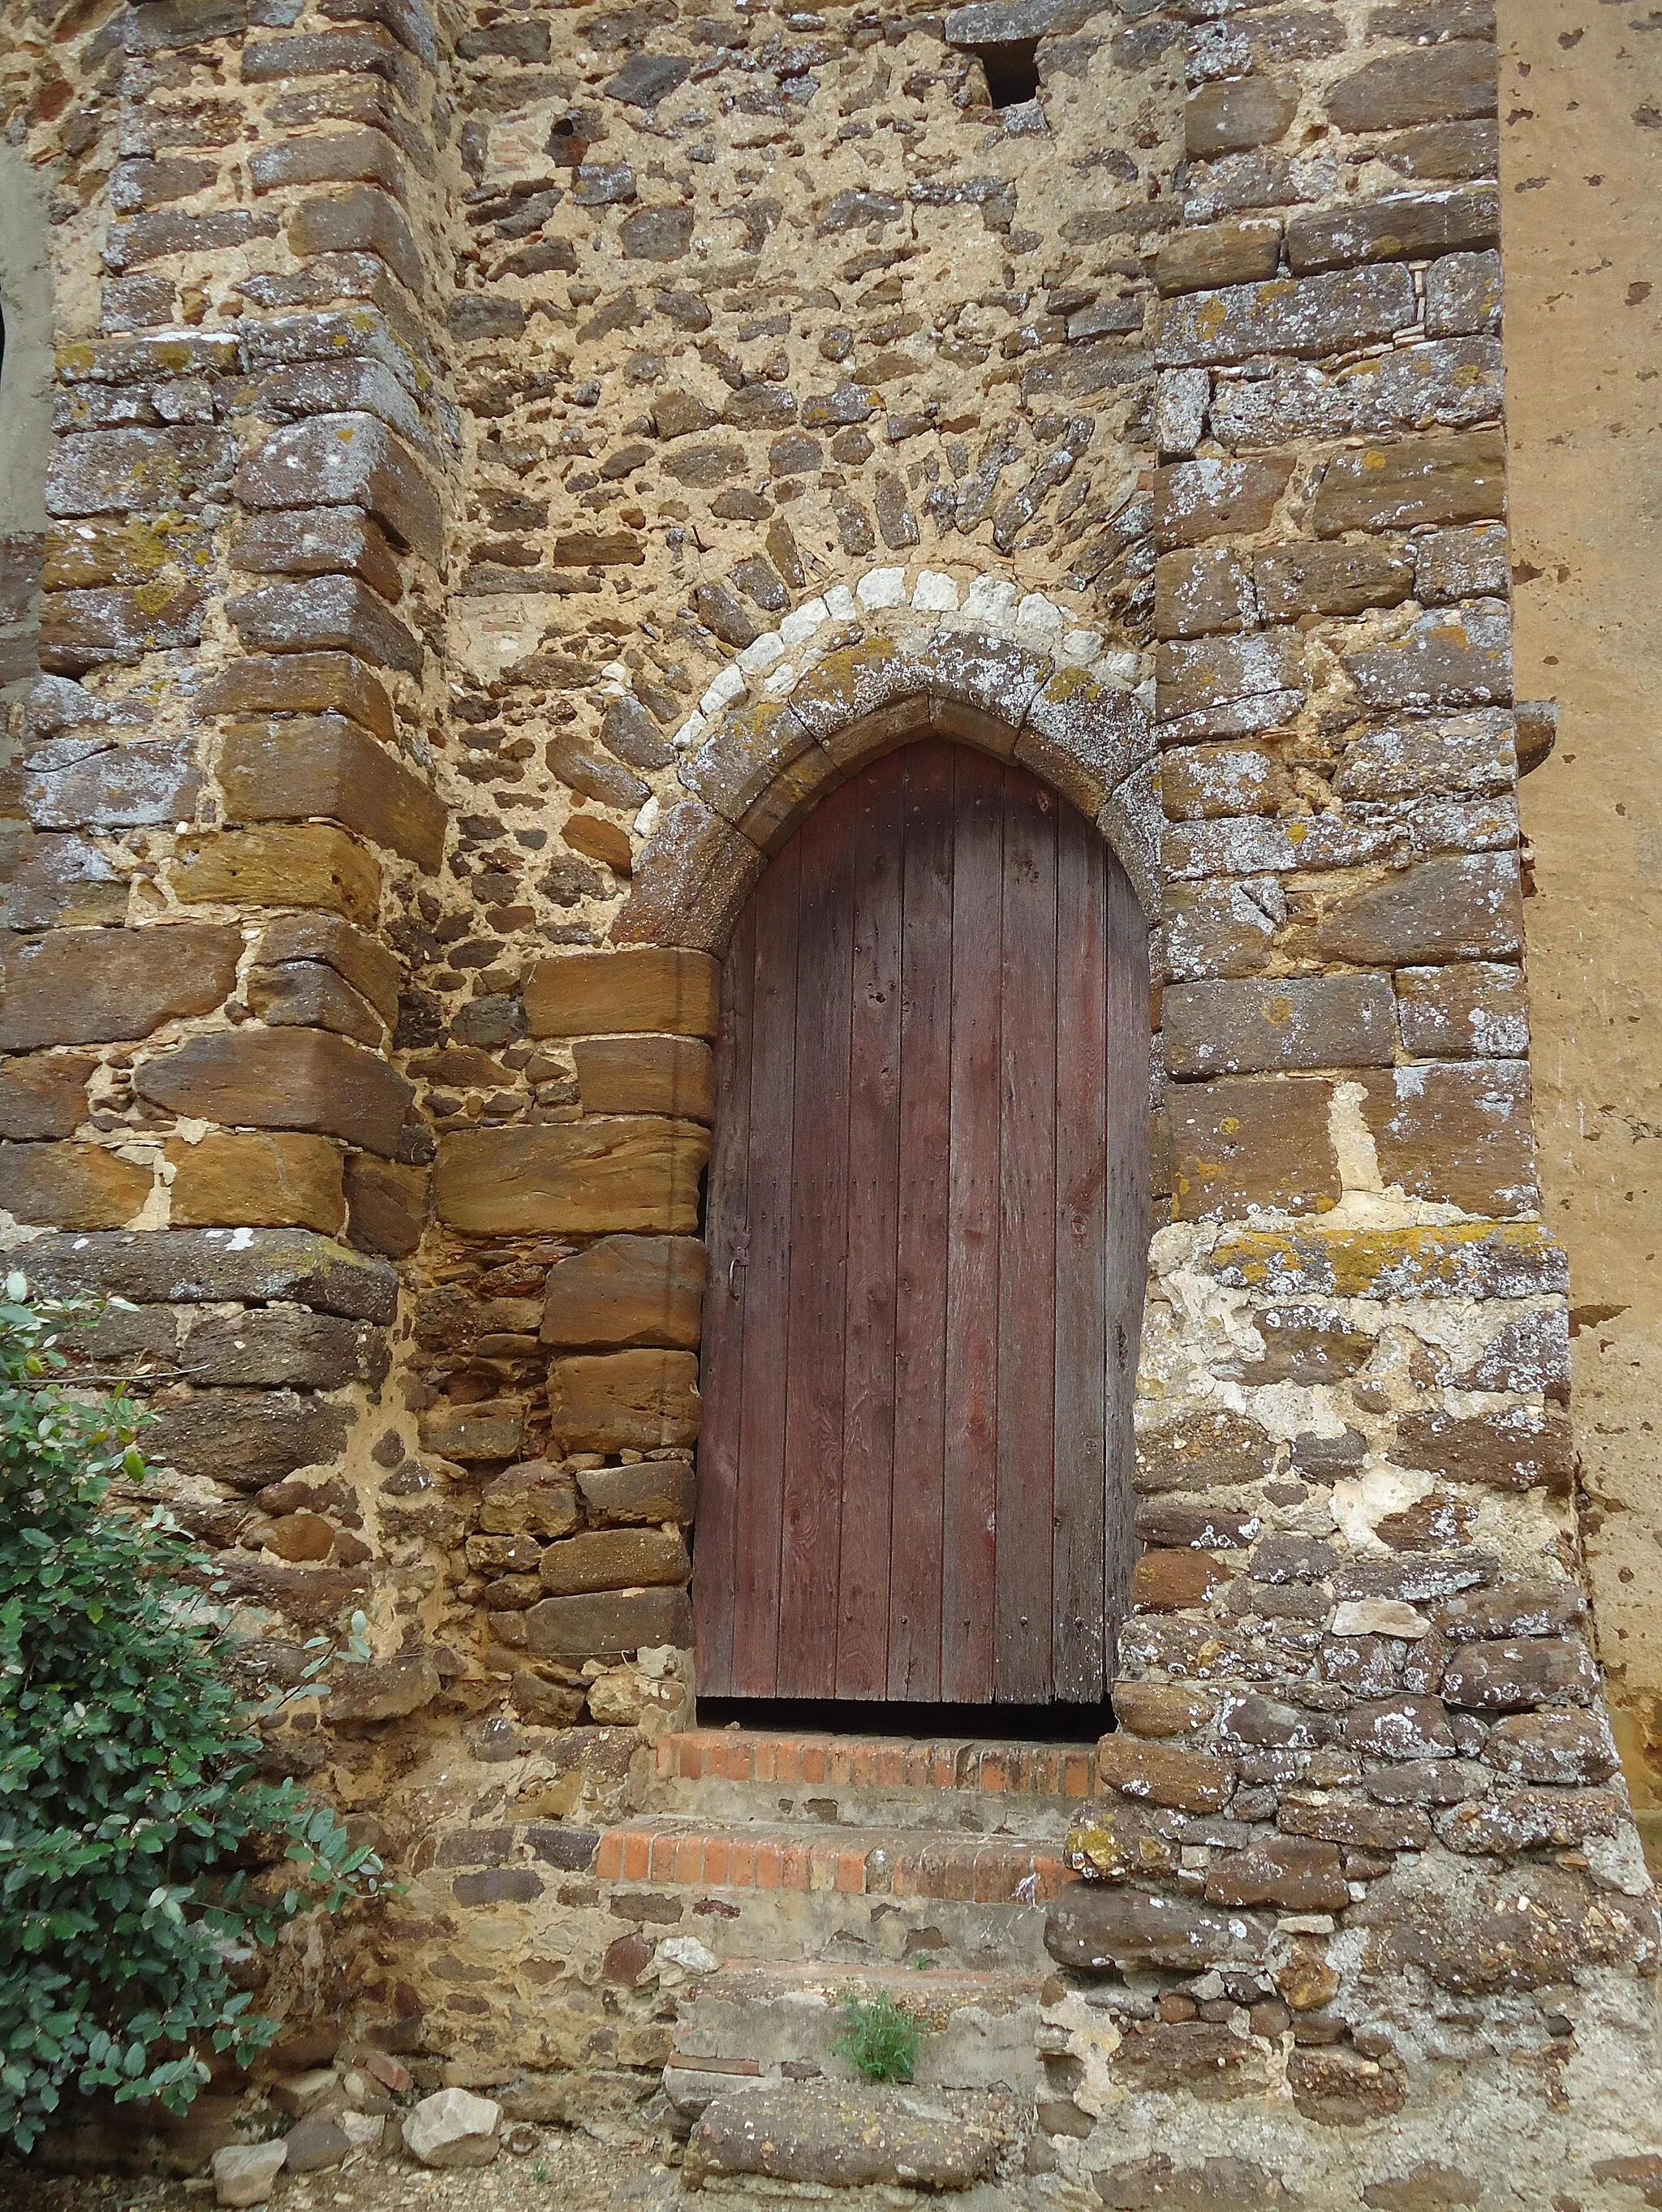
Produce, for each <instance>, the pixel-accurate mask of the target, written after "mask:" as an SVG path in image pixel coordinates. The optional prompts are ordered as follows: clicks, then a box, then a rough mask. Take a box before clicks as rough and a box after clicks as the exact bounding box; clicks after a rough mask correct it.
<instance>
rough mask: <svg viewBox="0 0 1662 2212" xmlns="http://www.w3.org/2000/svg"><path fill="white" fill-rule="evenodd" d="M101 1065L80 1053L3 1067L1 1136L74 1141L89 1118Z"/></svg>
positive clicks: (41, 1057) (45, 1056)
mask: <svg viewBox="0 0 1662 2212" xmlns="http://www.w3.org/2000/svg"><path fill="white" fill-rule="evenodd" d="M97 1065H98V1063H97V1061H96V1060H88V1059H85V1058H83V1057H82V1055H81V1054H78V1053H57V1052H54V1053H40V1054H36V1055H35V1056H34V1057H33V1059H30V1060H8V1061H7V1062H6V1064H5V1066H3V1067H0V1137H23V1138H28V1137H72V1136H73V1135H74V1134H75V1133H76V1130H77V1129H78V1128H79V1127H80V1126H81V1124H82V1122H83V1121H85V1120H86V1118H87V1079H88V1076H89V1075H90V1074H91V1073H92V1071H93V1069H94V1067H95V1066H97Z"/></svg>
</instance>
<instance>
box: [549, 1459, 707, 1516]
mask: <svg viewBox="0 0 1662 2212" xmlns="http://www.w3.org/2000/svg"><path fill="white" fill-rule="evenodd" d="M577 1487H578V1488H579V1489H580V1490H581V1492H582V1494H583V1503H584V1504H585V1505H586V1506H587V1508H588V1515H589V1519H590V1521H591V1522H595V1523H598V1524H599V1525H600V1526H602V1527H619V1528H622V1527H629V1526H631V1525H636V1524H639V1525H642V1526H645V1527H648V1528H660V1527H661V1526H662V1525H663V1524H664V1522H668V1521H676V1522H680V1523H681V1524H682V1525H683V1526H685V1524H686V1523H688V1522H691V1519H692V1507H693V1480H692V1462H691V1460H687V1459H645V1460H642V1461H641V1462H639V1464H638V1465H637V1466H634V1467H595V1468H586V1469H585V1470H584V1471H583V1473H582V1474H580V1475H579V1476H578V1477H577Z"/></svg>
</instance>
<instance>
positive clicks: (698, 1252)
mask: <svg viewBox="0 0 1662 2212" xmlns="http://www.w3.org/2000/svg"><path fill="white" fill-rule="evenodd" d="M703 1288H704V1248H703V1243H701V1242H700V1241H699V1239H698V1238H697V1237H601V1238H600V1239H599V1240H598V1241H597V1242H596V1243H593V1244H591V1245H589V1246H588V1248H587V1250H585V1251H582V1252H579V1253H575V1254H574V1255H573V1256H572V1257H571V1258H570V1259H569V1260H562V1261H559V1263H558V1264H557V1266H555V1267H551V1268H550V1269H549V1271H548V1277H547V1292H546V1304H545V1306H544V1309H543V1321H542V1337H543V1341H544V1343H545V1344H558V1345H566V1346H572V1347H573V1348H575V1347H577V1346H590V1347H593V1348H594V1349H597V1350H599V1349H601V1348H606V1349H613V1348H618V1347H621V1346H626V1345H646V1344H661V1345H674V1346H681V1347H683V1348H685V1349H689V1350H691V1349H693V1348H696V1346H697V1343H698V1331H699V1310H700V1307H701V1304H702V1303H703Z"/></svg>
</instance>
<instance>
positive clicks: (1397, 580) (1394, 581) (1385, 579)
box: [1252, 544, 1414, 623]
mask: <svg viewBox="0 0 1662 2212" xmlns="http://www.w3.org/2000/svg"><path fill="white" fill-rule="evenodd" d="M1252 578H1253V583H1254V586H1255V588H1256V589H1257V596H1258V605H1259V608H1260V610H1261V611H1262V613H1263V619H1264V621H1265V622H1269V623H1277V622H1283V623H1284V622H1294V621H1296V620H1297V619H1298V617H1300V615H1312V614H1319V615H1355V614H1361V612H1362V611H1363V610H1364V609H1365V608H1367V607H1394V606H1397V605H1399V604H1400V603H1401V601H1403V599H1408V598H1409V596H1410V595H1411V594H1412V592H1413V590H1414V563H1413V562H1412V561H1411V560H1409V558H1407V557H1406V556H1405V555H1404V553H1403V549H1402V548H1401V547H1400V546H1397V545H1389V544H1385V545H1370V544H1361V545H1327V544H1310V545H1267V546H1265V547H1264V548H1263V550H1261V551H1259V552H1257V553H1255V554H1254V555H1253V556H1252Z"/></svg>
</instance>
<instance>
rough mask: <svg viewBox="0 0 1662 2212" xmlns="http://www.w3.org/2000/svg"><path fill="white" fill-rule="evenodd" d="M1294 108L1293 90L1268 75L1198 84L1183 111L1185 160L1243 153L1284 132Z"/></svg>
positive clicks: (1280, 135)
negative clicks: (1187, 155)
mask: <svg viewBox="0 0 1662 2212" xmlns="http://www.w3.org/2000/svg"><path fill="white" fill-rule="evenodd" d="M1298 112H1299V101H1298V95H1297V94H1296V93H1294V92H1293V91H1291V90H1290V89H1289V88H1288V87H1287V86H1286V85H1283V84H1277V83H1276V82H1275V79H1274V78H1273V77H1267V76H1245V77H1232V78H1227V79H1225V80H1223V81H1222V82H1215V83H1212V84H1203V85H1202V87H1201V88H1200V89H1199V90H1198V91H1197V92H1194V93H1191V94H1190V96H1189V102H1188V105H1187V106H1186V107H1185V109H1184V142H1185V145H1186V149H1187V151H1188V153H1189V155H1190V158H1191V160H1195V161H1212V160H1215V158H1216V156H1217V155H1220V154H1244V153H1246V152H1247V151H1249V150H1250V149H1251V148H1252V147H1254V146H1267V145H1270V144H1273V143H1274V142H1275V140H1276V139H1277V138H1280V137H1283V136H1284V135H1285V133H1286V131H1287V127H1288V124H1290V123H1291V122H1292V120H1293V118H1294V116H1295V115H1296V114H1297V113H1298Z"/></svg>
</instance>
